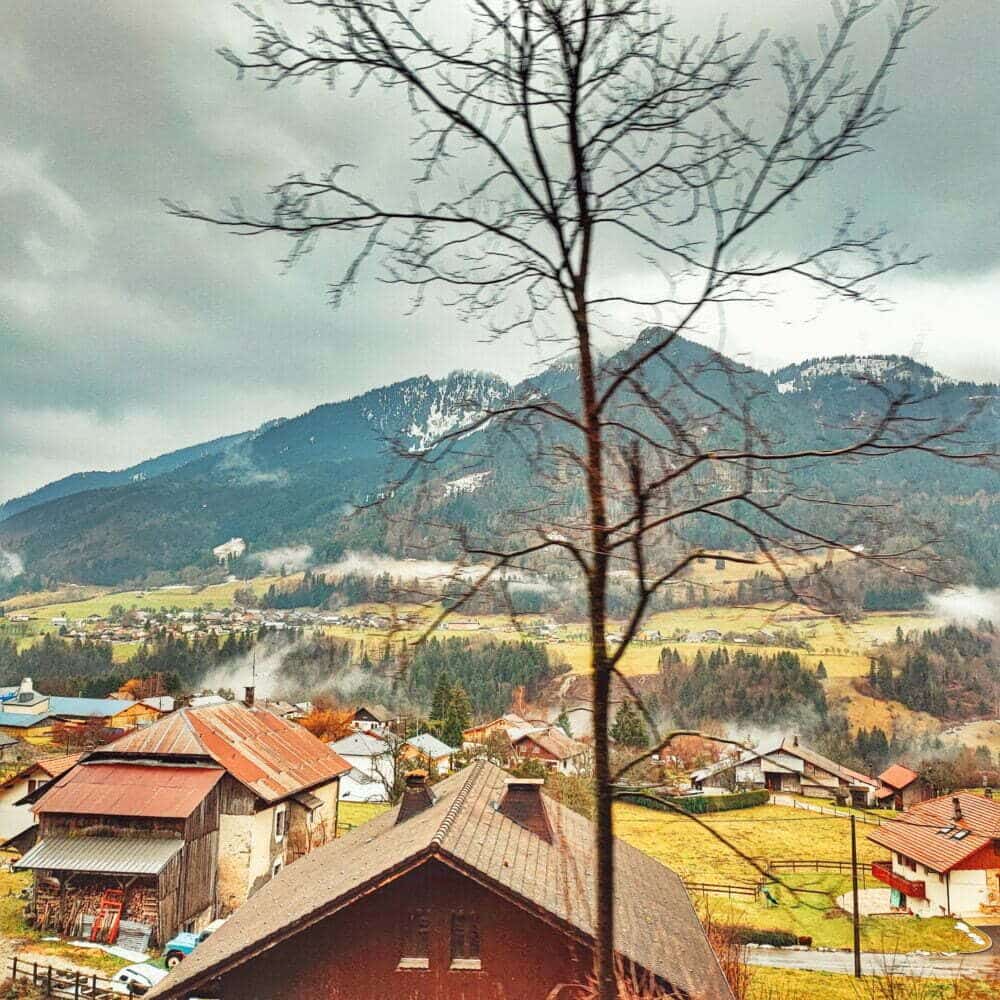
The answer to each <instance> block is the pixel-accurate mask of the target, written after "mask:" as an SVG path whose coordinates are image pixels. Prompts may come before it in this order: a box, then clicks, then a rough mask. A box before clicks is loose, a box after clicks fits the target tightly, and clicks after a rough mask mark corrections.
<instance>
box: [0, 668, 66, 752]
mask: <svg viewBox="0 0 1000 1000" xmlns="http://www.w3.org/2000/svg"><path fill="white" fill-rule="evenodd" d="M52 725H53V720H52V718H51V716H50V713H49V698H48V695H44V694H39V693H38V692H37V691H36V690H35V689H34V687H33V686H32V683H31V678H30V677H25V678H24V680H23V681H21V685H20V687H13V688H0V735H3V736H9V737H11V738H13V739H19V740H24V741H25V742H26V743H34V744H40V743H48V742H49V738H50V736H51V735H52Z"/></svg>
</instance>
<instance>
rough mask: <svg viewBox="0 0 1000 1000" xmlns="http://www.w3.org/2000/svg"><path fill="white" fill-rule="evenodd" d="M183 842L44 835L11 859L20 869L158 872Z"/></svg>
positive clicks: (118, 872)
mask: <svg viewBox="0 0 1000 1000" xmlns="http://www.w3.org/2000/svg"><path fill="white" fill-rule="evenodd" d="M183 846H184V841H182V840H180V839H169V840H168V839H165V838H152V837H46V838H45V839H44V840H42V841H39V842H38V843H37V844H35V846H34V847H33V848H32V849H31V850H30V851H28V853H27V854H25V855H24V857H23V858H21V860H20V861H15V862H14V867H15V868H19V869H47V870H51V871H67V872H91V873H102V874H108V875H159V873H160V872H161V871H163V869H164V867H165V866H166V864H167V862H168V861H169V860H170V859H171V858H172V857H173V856H174V855H175V854H176V853H177V852H178V851H179V850H180V849H181V848H182V847H183Z"/></svg>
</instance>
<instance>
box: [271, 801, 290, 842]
mask: <svg viewBox="0 0 1000 1000" xmlns="http://www.w3.org/2000/svg"><path fill="white" fill-rule="evenodd" d="M287 818H288V807H287V806H278V808H277V809H275V811H274V839H275V840H277V841H278V842H279V843H280V842H281V841H282V840H284V839H285V830H286V825H287Z"/></svg>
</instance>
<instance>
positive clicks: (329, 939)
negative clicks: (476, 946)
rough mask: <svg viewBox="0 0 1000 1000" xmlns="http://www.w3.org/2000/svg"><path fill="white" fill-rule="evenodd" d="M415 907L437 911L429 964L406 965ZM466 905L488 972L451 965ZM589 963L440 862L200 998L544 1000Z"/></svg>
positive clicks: (575, 948) (582, 951) (548, 930)
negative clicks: (457, 918) (456, 927)
mask: <svg viewBox="0 0 1000 1000" xmlns="http://www.w3.org/2000/svg"><path fill="white" fill-rule="evenodd" d="M415 907H421V908H423V907H426V908H427V909H428V910H429V911H430V927H429V944H430V947H429V963H428V965H429V967H428V968H427V969H409V970H399V969H397V966H398V963H399V960H400V958H401V957H403V951H404V933H405V927H406V921H407V916H408V914H409V912H410V910H411V909H413V908H415ZM458 910H464V911H466V912H469V911H472V912H475V913H477V914H478V915H479V922H480V939H481V944H480V955H481V958H482V969H481V971H471V970H462V971H452V970H451V969H450V954H449V948H450V922H451V916H452V913H454V912H456V911H458ZM589 968H590V954H589V951H588V950H587V949H586V948H584V947H583V946H582V945H580V944H579V943H577V942H576V941H575V940H574V939H573V938H571V937H570V936H568V935H567V934H564V933H562V932H561V931H559V930H557V929H556V928H554V927H552V926H551V925H550V924H548V923H546V922H545V921H543V920H542V919H541V918H540V917H538V916H535V915H534V914H532V913H528V912H527V911H525V910H523V909H521V908H520V907H517V906H515V905H513V904H512V903H508V902H507V901H506V900H503V899H501V898H500V897H498V896H496V895H494V894H493V893H492V892H490V891H489V890H487V889H485V888H483V887H482V886H480V885H479V884H477V883H475V882H473V881H471V880H469V879H467V878H465V877H464V876H462V875H461V874H459V873H457V872H455V871H453V870H452V869H451V868H449V867H447V866H445V865H442V864H440V863H439V862H436V861H431V862H428V863H427V864H426V865H425V866H424V867H423V868H421V869H418V870H417V871H415V872H411V873H410V874H408V875H405V876H402V877H401V878H399V879H397V880H396V881H395V882H392V883H390V884H389V885H387V886H385V887H384V888H382V889H381V890H379V891H378V892H376V893H373V894H371V895H369V896H366V897H364V898H363V899H361V900H359V901H358V902H357V903H355V904H354V905H353V906H350V907H348V908H347V909H345V910H342V911H341V912H340V913H337V914H334V915H333V916H331V917H328V918H327V919H326V920H323V921H321V922H320V923H319V924H317V925H315V926H314V927H312V928H309V929H308V930H305V931H303V932H302V933H301V934H298V935H296V936H295V937H293V938H291V939H289V940H288V941H286V942H284V943H282V944H280V945H277V946H276V947H275V948H273V949H271V950H269V951H267V952H264V953H263V954H261V955H260V956H258V957H257V958H255V959H252V960H251V961H249V962H248V963H247V964H246V965H244V966H242V967H240V968H238V969H236V970H234V971H233V972H231V973H229V974H228V975H226V976H224V977H222V979H221V980H220V981H219V983H218V986H217V987H213V988H212V989H211V991H209V992H204V991H199V993H198V995H199V996H212V997H221V998H222V1000H293V998H294V1000H300V998H302V997H322V998H323V1000H357V998H359V997H379V998H380V1000H545V998H547V997H548V996H549V995H550V993H551V991H552V990H553V988H554V987H556V986H557V985H559V984H561V983H566V984H572V983H581V982H582V981H583V980H584V979H585V978H586V975H587V972H588V971H589ZM566 995H567V997H568V996H571V995H573V994H572V993H570V992H569V991H567V994H566Z"/></svg>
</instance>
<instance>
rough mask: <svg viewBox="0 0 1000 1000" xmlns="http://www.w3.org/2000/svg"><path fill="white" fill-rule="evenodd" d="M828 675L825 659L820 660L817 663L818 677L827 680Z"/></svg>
mask: <svg viewBox="0 0 1000 1000" xmlns="http://www.w3.org/2000/svg"><path fill="white" fill-rule="evenodd" d="M826 676H827V674H826V666H825V664H824V663H823V661H822V660H820V661H819V663H817V664H816V677H817V679H818V680H821V681H825V680H826Z"/></svg>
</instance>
